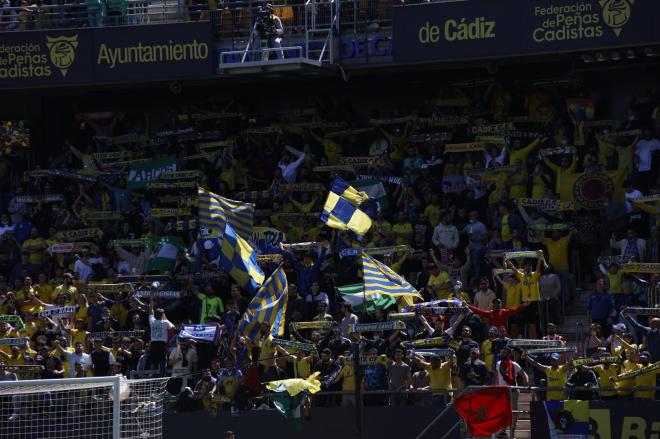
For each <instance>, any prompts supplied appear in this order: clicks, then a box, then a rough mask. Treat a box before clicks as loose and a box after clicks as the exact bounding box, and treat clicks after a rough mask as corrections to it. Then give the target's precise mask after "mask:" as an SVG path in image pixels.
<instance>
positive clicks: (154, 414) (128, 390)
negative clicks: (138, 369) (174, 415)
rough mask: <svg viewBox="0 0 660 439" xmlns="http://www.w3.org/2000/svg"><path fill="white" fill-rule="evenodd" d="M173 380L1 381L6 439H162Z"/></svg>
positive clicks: (0, 419) (0, 436) (0, 431)
mask: <svg viewBox="0 0 660 439" xmlns="http://www.w3.org/2000/svg"><path fill="white" fill-rule="evenodd" d="M167 380H168V378H157V379H144V380H128V379H126V378H124V377H121V376H111V377H93V378H70V379H68V378H67V379H53V380H27V381H0V439H9V438H12V439H28V438H29V439H82V438H89V439H129V438H131V439H132V438H142V439H148V438H149V439H160V438H162V433H163V432H162V414H163V397H164V394H165V385H166V383H167Z"/></svg>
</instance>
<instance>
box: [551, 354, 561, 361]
mask: <svg viewBox="0 0 660 439" xmlns="http://www.w3.org/2000/svg"><path fill="white" fill-rule="evenodd" d="M550 358H551V359H552V360H561V355H559V354H552V355H550Z"/></svg>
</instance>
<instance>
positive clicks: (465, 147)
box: [445, 142, 485, 154]
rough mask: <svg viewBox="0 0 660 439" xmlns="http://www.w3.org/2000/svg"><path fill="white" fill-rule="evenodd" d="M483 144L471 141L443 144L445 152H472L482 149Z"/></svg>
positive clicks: (483, 147)
mask: <svg viewBox="0 0 660 439" xmlns="http://www.w3.org/2000/svg"><path fill="white" fill-rule="evenodd" d="M484 149H485V145H484V143H482V142H472V143H449V144H447V145H445V154H448V153H453V152H474V151H483V150H484Z"/></svg>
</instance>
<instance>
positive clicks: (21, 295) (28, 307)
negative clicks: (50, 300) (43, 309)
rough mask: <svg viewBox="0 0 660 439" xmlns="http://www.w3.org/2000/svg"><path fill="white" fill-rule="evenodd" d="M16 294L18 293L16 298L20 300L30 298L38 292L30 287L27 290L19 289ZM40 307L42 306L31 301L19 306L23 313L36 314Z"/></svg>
mask: <svg viewBox="0 0 660 439" xmlns="http://www.w3.org/2000/svg"><path fill="white" fill-rule="evenodd" d="M14 294H15V295H16V299H17V300H20V301H24V300H30V299H32V298H33V297H35V296H36V293H35V292H34V289H33V288H30V289H29V290H27V291H26V290H21V291H17V292H16V293H14ZM39 308H40V307H39V306H37V305H34V304H32V303H31V302H28V303H27V304H25V305H21V306H19V307H18V309H19V311H20V312H22V313H23V314H26V313H30V314H34V313H36V312H38V310H39Z"/></svg>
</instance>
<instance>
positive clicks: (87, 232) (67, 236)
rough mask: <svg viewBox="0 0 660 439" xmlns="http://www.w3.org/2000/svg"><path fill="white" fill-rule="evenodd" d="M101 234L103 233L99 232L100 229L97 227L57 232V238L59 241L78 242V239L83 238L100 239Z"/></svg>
mask: <svg viewBox="0 0 660 439" xmlns="http://www.w3.org/2000/svg"><path fill="white" fill-rule="evenodd" d="M102 234H103V232H101V229H99V228H97V227H92V228H89V229H78V230H63V231H61V232H57V236H58V237H59V239H60V240H61V241H78V240H79V239H85V238H100V237H101V235H102Z"/></svg>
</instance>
